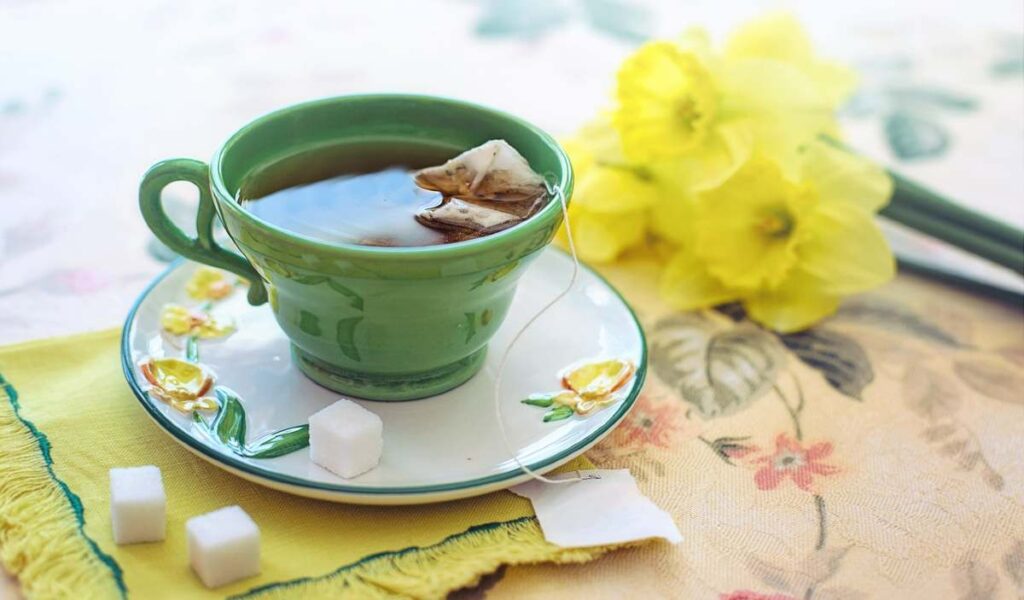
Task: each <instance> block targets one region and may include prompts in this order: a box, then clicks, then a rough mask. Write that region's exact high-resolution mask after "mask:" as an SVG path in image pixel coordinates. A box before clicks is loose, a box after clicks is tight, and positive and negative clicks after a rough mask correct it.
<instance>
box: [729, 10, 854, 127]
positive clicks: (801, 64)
mask: <svg viewBox="0 0 1024 600" xmlns="http://www.w3.org/2000/svg"><path fill="white" fill-rule="evenodd" d="M724 56H725V58H726V59H727V60H737V59H749V58H760V59H771V60H776V61H781V62H785V63H789V64H790V65H792V66H794V67H796V68H798V69H799V70H800V71H802V72H803V73H804V75H805V76H807V77H808V79H810V80H811V82H812V83H813V84H814V85H815V86H816V87H817V88H818V90H819V92H820V93H821V94H822V96H823V97H824V98H825V99H826V100H827V101H828V102H829V103H830V104H831V105H832V106H833V107H837V106H838V105H839V104H840V103H841V102H842V101H843V100H844V99H845V98H846V97H847V96H849V94H850V92H852V91H853V89H854V88H855V87H856V84H857V77H856V74H855V73H854V72H853V71H851V70H850V69H847V68H845V67H842V66H840V65H837V64H834V63H829V62H826V61H821V60H817V59H816V58H815V57H814V51H813V48H812V46H811V40H810V39H809V38H808V37H807V32H806V31H805V30H804V28H803V26H802V25H801V24H800V22H799V21H798V20H797V19H796V17H794V16H793V15H792V14H790V13H787V12H782V11H776V12H770V13H767V14H765V15H763V16H762V17H760V18H757V19H753V20H751V21H748V22H746V23H745V24H743V25H741V26H740V27H739V28H738V29H736V31H734V32H733V33H732V35H731V36H730V37H729V39H728V41H727V42H726V45H725V51H724Z"/></svg>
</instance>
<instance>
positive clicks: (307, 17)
mask: <svg viewBox="0 0 1024 600" xmlns="http://www.w3.org/2000/svg"><path fill="white" fill-rule="evenodd" d="M789 6H791V7H792V8H793V9H794V11H795V12H796V14H797V15H798V16H800V17H801V18H802V19H803V20H804V21H805V24H806V25H807V26H808V28H809V29H810V30H811V32H812V34H813V36H814V37H815V39H816V41H817V42H818V45H819V48H820V50H821V52H822V53H823V54H825V55H830V56H833V57H836V58H839V59H843V60H847V61H849V62H851V63H852V64H854V65H856V66H858V67H859V68H860V70H861V71H862V73H863V85H862V88H861V91H860V93H859V94H858V95H857V96H856V97H855V98H854V100H853V101H852V102H851V103H850V104H849V106H848V107H847V108H846V110H845V113H844V125H845V126H846V131H847V135H848V139H849V141H850V143H851V144H853V145H854V146H856V147H857V148H859V149H861V150H862V151H864V152H865V153H867V154H869V155H871V156H873V157H875V158H876V159H878V160H881V161H884V162H886V163H887V164H889V165H892V166H894V167H896V168H898V169H899V170H900V171H901V172H903V173H905V174H907V175H909V176H911V177H914V178H917V179H919V180H921V181H923V182H924V183H926V184H928V185H930V186H932V187H934V188H936V189H938V190H940V191H942V192H944V193H946V194H948V195H950V196H952V197H954V198H958V199H960V200H962V201H964V202H965V203H967V204H969V205H971V206H972V207H974V208H977V209H979V210H983V211H986V212H988V213H991V214H995V215H997V216H998V217H1000V218H1003V219H1007V220H1009V221H1011V222H1014V223H1015V224H1017V225H1018V226H1021V225H1024V202H1021V201H1020V198H1021V194H1022V191H1024V172H1022V165H1024V112H1022V111H1021V110H1020V107H1021V106H1022V105H1024V7H1022V6H1021V5H1020V3H1019V2H1016V1H1014V0H993V1H991V2H986V3H976V5H971V6H969V7H967V6H964V5H963V4H962V3H958V2H953V1H951V0H950V1H941V2H928V3H923V2H905V3H899V4H897V5H893V4H892V3H890V2H882V1H881V0H863V1H861V2H857V3H848V4H842V5H841V4H836V3H816V2H811V1H794V2H792V3H790V4H789ZM763 8H764V5H763V4H761V3H757V2H752V1H750V2H730V3H720V2H713V1H711V0H694V1H692V2H687V3H667V2H666V3H654V2H642V1H640V0H481V1H476V2H473V1H469V0H431V1H423V2H415V3H405V2H399V0H379V1H377V2H373V3H362V2H360V3H329V2H309V1H305V2H297V3H292V5H290V6H289V8H288V9H287V10H286V11H285V10H280V9H279V6H278V5H277V4H274V3H271V2H268V1H266V0H259V1H257V2H247V3H233V2H228V1H224V0H214V1H207V2H197V1H192V0H173V1H172V0H166V1H147V2H134V3H128V2H103V3H99V4H96V3H89V4H83V3H72V2H67V1H63V0H37V1H29V0H0V73H2V75H3V76H2V77H0V343H10V342H15V341H20V340H25V339H31V338H36V337H45V336H52V335H60V334H67V333H72V332H76V331H82V330H88V329H98V328H102V327H108V326H111V325H114V324H116V323H118V322H119V321H120V320H121V319H122V318H123V316H124V314H125V313H126V312H127V309H128V307H129V306H130V304H131V302H132V300H133V299H134V297H135V296H136V295H137V294H138V292H139V290H140V289H141V288H142V287H143V286H144V284H145V283H146V281H147V280H149V279H150V278H151V277H152V276H153V275H154V274H155V273H157V272H158V271H159V270H160V269H161V268H162V265H163V263H164V262H165V261H166V260H168V258H169V255H168V253H167V251H166V249H164V248H162V247H161V246H160V245H159V244H158V243H157V242H156V241H155V240H154V239H153V238H152V236H151V235H150V234H149V233H148V232H147V231H146V229H145V227H144V225H143V224H142V221H141V219H140V217H139V215H138V210H137V206H136V196H135V194H136V186H137V183H138V179H139V176H140V175H141V173H142V172H143V171H144V170H145V168H146V167H147V166H148V165H149V164H151V163H153V162H155V161H157V160H159V159H162V158H167V157H172V156H196V157H200V158H202V157H207V156H209V155H210V154H211V153H212V151H213V150H214V148H215V147H216V145H217V144H218V143H219V142H220V141H221V140H222V139H224V138H225V137H226V136H227V135H228V134H229V133H230V132H231V131H233V130H234V129H236V128H237V127H238V126H239V125H241V124H242V123H244V122H246V121H248V120H250V119H251V118H253V117H255V116H257V115H258V114H260V113H263V112H265V111H267V110H270V109H273V108H276V107H279V106H282V105H285V104H288V103H292V102H297V101H300V100H304V99H309V98H312V97H318V96H325V95H334V94H343V93H355V92H367V91H407V92H422V93H433V94H444V95H449V96H457V97H462V98H466V99H469V100H473V101H477V102H481V103H485V104H490V105H494V106H496V107H499V108H502V109H505V110H508V111H510V112H514V113H516V114H519V115H521V116H523V117H525V118H527V119H529V120H531V121H534V122H536V123H537V124H539V125H540V126H542V127H544V128H546V129H548V130H550V131H552V132H554V133H558V134H567V133H569V132H571V131H572V130H573V129H574V128H575V127H576V126H578V125H579V124H581V123H582V122H583V121H584V120H585V119H586V118H587V117H588V116H589V115H592V114H593V113H594V112H595V111H596V110H598V109H599V108H600V107H601V106H602V105H604V103H605V102H606V97H607V91H608V89H609V87H610V84H611V78H612V74H613V73H614V71H615V68H616V65H617V64H618V62H619V61H620V60H621V59H622V58H623V57H624V56H625V54H626V53H628V52H629V51H630V49H631V48H633V47H634V46H635V45H636V44H637V43H639V42H640V41H642V40H643V39H645V38H647V37H651V36H670V35H673V34H675V33H677V32H678V31H681V30H682V29H684V28H685V27H687V26H690V25H694V24H701V25H706V26H708V27H709V28H710V29H711V30H712V32H714V33H722V32H724V31H726V30H727V29H729V28H731V27H733V26H734V25H735V24H736V23H738V22H740V21H741V20H744V19H746V18H749V17H751V16H754V15H755V14H757V13H758V12H759V11H760V10H761V9H763ZM274 9H277V10H274ZM194 201H195V198H194V190H191V189H189V188H188V187H187V186H182V187H180V188H179V187H172V188H169V189H168V190H167V204H168V206H169V208H170V210H171V212H172V213H174V214H176V215H178V216H179V217H181V218H182V222H183V223H184V222H187V219H188V215H189V214H190V211H191V206H192V205H193V203H194ZM891 233H892V235H893V236H894V239H897V238H898V237H899V236H900V232H898V231H893V232H891ZM897 243H899V244H900V248H901V249H902V250H904V251H906V252H917V253H918V254H919V255H921V254H923V255H925V256H928V255H930V256H931V257H932V258H935V257H938V258H939V259H940V260H943V261H945V262H947V263H948V262H949V260H951V255H950V254H949V253H948V250H946V249H944V248H942V247H940V246H937V245H934V244H930V243H922V242H920V241H919V240H910V241H909V242H908V241H907V240H904V239H902V238H899V241H898V242H897ZM908 244H911V245H912V246H913V247H911V246H908ZM655 268H656V267H655V265H654V264H653V263H652V262H651V260H650V259H648V258H645V257H642V256H632V257H629V258H628V259H627V260H625V261H624V262H622V263H621V264H617V265H612V266H607V267H604V268H603V271H604V272H605V273H606V274H607V275H608V276H609V277H611V279H612V281H613V282H614V283H615V284H616V285H617V286H619V287H620V288H621V289H622V290H623V291H624V293H625V294H626V295H627V297H628V298H629V299H630V301H631V302H632V303H633V304H634V305H635V306H636V308H637V309H638V311H639V314H640V315H641V317H642V319H643V320H644V322H645V325H646V327H647V329H648V333H649V338H650V343H651V367H652V369H651V372H652V376H651V377H650V383H649V385H648V387H647V389H646V390H645V393H644V395H643V397H642V399H641V402H640V404H639V406H638V408H637V409H636V410H635V411H634V412H633V413H631V416H630V419H629V421H628V422H627V423H625V424H624V425H623V426H622V427H621V428H619V429H618V430H617V431H616V432H615V434H614V435H613V436H611V437H610V438H609V439H608V440H607V441H605V442H603V443H602V444H601V445H600V446H598V447H597V448H596V449H594V450H593V451H592V452H591V453H590V457H591V459H592V460H593V461H595V462H597V463H599V464H601V465H602V466H609V467H628V468H630V470H631V471H632V472H633V473H634V474H635V475H636V476H637V477H638V479H640V481H641V486H642V488H643V489H644V491H645V492H646V493H648V494H650V495H651V496H652V497H653V498H654V499H655V500H656V501H657V502H658V503H659V504H660V505H661V506H663V507H665V508H666V509H668V510H670V511H671V512H672V513H673V514H674V515H675V517H676V520H677V522H678V523H679V525H680V527H681V528H682V530H683V532H684V535H685V536H686V539H685V541H684V542H683V544H681V545H680V546H678V547H674V548H671V547H667V546H651V547H648V548H643V549H638V550H632V551H626V552H621V553H616V554H614V555H611V556H608V557H606V558H603V559H601V560H600V561H598V562H596V563H594V564H591V565H586V566H580V567H572V568H563V567H557V568H556V567H538V568H523V569H512V570H509V571H508V572H505V573H503V574H502V576H500V577H495V578H494V579H492V580H491V581H490V582H487V583H486V584H485V585H484V586H483V588H480V589H478V590H476V592H475V593H481V592H482V591H484V588H486V587H487V586H488V585H492V586H493V587H491V588H490V589H489V590H488V591H487V593H489V594H491V595H493V596H494V597H504V596H508V597H531V596H537V597H540V596H547V595H550V594H551V593H552V592H553V591H555V590H557V591H558V592H560V593H563V594H569V593H570V592H571V593H572V595H579V596H581V597H582V596H601V595H610V596H617V597H622V596H624V595H630V596H640V595H641V594H646V595H648V596H664V597H697V598H705V597H709V598H710V597H718V596H720V595H721V596H724V597H730V598H774V599H780V598H790V597H809V596H813V597H815V598H862V597H922V598H937V597H964V598H989V597H1005V598H1014V597H1024V513H1022V508H1021V507H1022V503H1024V460H1022V458H1021V457H1022V456H1024V447H1022V446H1024V443H1022V441H1021V440H1022V438H1021V435H1020V431H1021V430H1022V426H1024V405H1022V395H1024V391H1022V390H1024V381H1022V380H1021V379H1022V376H1021V373H1022V370H1024V364H1022V360H1024V324H1022V321H1021V315H1020V312H1019V310H1016V309H1013V308H1008V307H1006V306H1005V305H1003V304H999V303H996V302H993V301H992V300H988V299H985V298H982V297H977V296H972V295H968V294H967V293H966V292H963V291H959V290H957V289H953V288H950V287H948V286H945V285H942V284H939V283H935V282H929V281H925V280H922V279H917V278H915V277H912V276H906V275H905V276H901V277H900V278H899V279H898V280H897V281H896V282H895V283H893V284H892V285H890V286H888V287H887V288H885V289H884V290H883V291H881V292H880V293H879V294H877V295H874V296H871V297H867V298H860V299H856V300H854V301H853V302H851V303H850V304H848V305H847V306H845V307H844V309H843V310H842V311H841V313H840V314H839V315H838V316H837V317H836V318H835V319H833V320H832V321H829V322H828V323H826V324H823V325H822V326H820V327H818V328H815V329H814V330H812V331H810V332H807V333H803V334H797V335H791V336H784V337H779V336H776V335H774V334H770V333H767V332H765V331H763V330H761V329H758V328H757V327H755V326H753V325H752V324H750V323H748V322H746V321H745V320H744V319H743V316H742V315H741V314H738V312H737V311H735V310H728V309H726V310H723V311H716V312H712V313H707V314H689V315H687V314H673V313H671V312H670V311H668V310H667V309H665V308H664V307H663V306H661V304H660V302H659V301H658V300H657V297H656V294H654V293H653V291H652V290H651V285H652V282H653V281H654V271H655ZM962 269H964V270H966V271H968V272H976V273H979V274H981V273H982V271H981V267H978V266H977V265H972V264H971V263H964V265H963V267H962ZM989 276H990V277H994V278H996V279H999V280H1000V281H1002V282H1003V283H1004V284H1005V285H1009V286H1011V287H1013V286H1019V282H1017V281H1014V280H1013V279H1012V278H1010V279H1008V278H1006V276H1005V274H999V273H990V274H989ZM709 390H710V392H709ZM7 586H8V587H9V586H10V584H9V583H8V584H7ZM3 589H4V588H3V587H2V586H0V591H2V590H3ZM744 590H746V591H744ZM744 594H745V595H744Z"/></svg>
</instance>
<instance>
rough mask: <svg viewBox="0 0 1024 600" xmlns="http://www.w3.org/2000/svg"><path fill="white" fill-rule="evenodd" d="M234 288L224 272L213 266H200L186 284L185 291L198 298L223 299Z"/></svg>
mask: <svg viewBox="0 0 1024 600" xmlns="http://www.w3.org/2000/svg"><path fill="white" fill-rule="evenodd" d="M233 289H234V285H233V283H232V282H231V281H229V280H228V278H227V277H226V276H225V275H224V272H223V271H220V270H217V269H213V268H211V267H199V268H198V269H196V272H195V273H193V274H192V277H191V278H190V279H189V280H188V283H186V284H185V291H186V292H188V295H189V296H191V297H192V298H195V299H196V300H221V299H223V298H226V297H227V296H229V295H230V294H231V291H232V290H233Z"/></svg>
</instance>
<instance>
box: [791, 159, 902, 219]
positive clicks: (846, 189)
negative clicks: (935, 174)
mask: <svg viewBox="0 0 1024 600" xmlns="http://www.w3.org/2000/svg"><path fill="white" fill-rule="evenodd" d="M803 176H804V177H806V178H807V179H808V180H810V181H811V182H812V183H813V184H814V185H815V187H817V189H818V193H819V194H820V195H821V197H822V198H825V199H827V200H828V201H829V202H833V201H834V202H846V203H849V204H850V205H853V206H857V207H859V208H861V209H863V210H866V211H869V212H877V211H878V210H879V209H880V208H882V207H883V206H885V205H886V204H887V203H888V202H889V198H890V197H892V178H891V177H889V174H888V173H886V172H885V170H884V169H882V168H881V167H879V166H878V165H877V164H875V163H873V162H871V161H869V160H867V159H864V158H862V157H860V156H857V155H855V154H853V153H851V152H847V151H845V150H842V149H840V148H836V147H834V146H832V145H830V144H827V143H825V142H816V143H814V144H811V145H810V146H809V147H808V148H807V151H806V152H805V156H804V163H803Z"/></svg>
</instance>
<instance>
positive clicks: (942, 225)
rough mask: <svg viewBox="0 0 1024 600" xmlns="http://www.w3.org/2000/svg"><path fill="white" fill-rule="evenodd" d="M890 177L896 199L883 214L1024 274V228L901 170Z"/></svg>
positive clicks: (833, 141)
mask: <svg viewBox="0 0 1024 600" xmlns="http://www.w3.org/2000/svg"><path fill="white" fill-rule="evenodd" d="M822 140H823V141H824V142H826V143H828V144H831V145H832V146H834V147H836V148H839V149H841V150H844V151H845V152H848V153H850V154H856V153H855V152H854V151H853V150H852V149H850V148H849V147H847V146H846V145H845V144H843V143H842V142H840V141H839V140H836V139H834V138H831V137H828V136H824V137H822ZM889 176H890V177H892V180H893V194H892V198H891V199H890V201H889V204H888V205H887V206H886V207H884V208H883V209H882V210H881V211H880V213H879V214H881V215H882V216H884V217H886V218H889V219H891V220H893V221H896V222H897V223H900V224H902V225H905V226H907V227H910V228H911V229H916V230H917V231H920V232H921V233H924V234H926V235H930V236H932V237H934V238H937V239H939V240H942V241H943V242H946V243H948V244H952V245H954V246H956V247H958V248H960V249H961V250H965V251H967V252H969V253H971V254H975V255H977V256H980V257H981V258H984V259H987V260H990V261H992V262H994V263H996V264H998V265H1000V266H1003V267H1006V268H1008V269H1011V270H1013V271H1015V272H1016V273H1017V274H1020V275H1024V231H1021V230H1020V229H1018V228H1016V227H1014V226H1012V225H1010V224H1007V223H1001V222H999V221H997V220H995V219H992V218H991V217H987V216H985V215H982V214H980V213H977V212H975V211H973V210H970V209H968V208H965V207H963V206H961V205H960V204H958V203H956V202H954V201H952V200H949V199H948V198H945V197H943V196H941V195H940V194H938V193H936V192H934V191H932V190H929V189H928V188H926V187H924V186H922V185H920V184H917V183H915V182H913V181H910V180H909V179H907V178H906V177H903V176H902V175H900V174H898V173H893V172H892V171H890V172H889Z"/></svg>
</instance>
